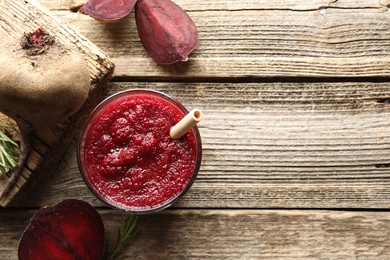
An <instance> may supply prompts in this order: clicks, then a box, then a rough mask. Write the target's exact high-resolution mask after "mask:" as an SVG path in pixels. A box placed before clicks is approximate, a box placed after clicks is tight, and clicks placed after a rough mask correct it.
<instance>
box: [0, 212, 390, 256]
mask: <svg viewBox="0 0 390 260" xmlns="http://www.w3.org/2000/svg"><path fill="white" fill-rule="evenodd" d="M100 213H101V214H102V216H103V220H104V224H105V227H106V231H107V239H108V240H109V241H110V244H109V246H112V243H113V241H114V239H115V232H116V226H117V225H118V220H119V219H120V215H119V213H116V212H114V211H112V210H100ZM32 214H33V212H32V211H25V210H0V221H1V223H2V225H1V226H0V233H1V234H2V236H0V245H1V246H0V249H1V250H0V258H1V259H17V255H16V254H17V245H18V240H19V237H20V236H21V234H22V232H23V229H24V228H25V227H26V226H27V223H28V219H29V218H30V217H31V215H32ZM138 228H139V229H140V231H141V232H140V233H139V234H138V235H137V236H136V237H135V238H134V239H133V240H132V242H131V244H130V245H129V246H128V247H126V249H125V250H124V251H123V252H122V254H121V255H120V259H188V258H190V259H259V258H261V259H268V258H272V259H286V258H287V259H303V258H305V259H307V258H310V259H375V260H378V259H379V260H380V259H389V258H390V213H389V212H338V211H285V210H280V211H274V210H273V211H270V210H264V211H263V210H166V211H164V212H162V213H159V214H155V215H149V216H140V217H139V224H138Z"/></svg>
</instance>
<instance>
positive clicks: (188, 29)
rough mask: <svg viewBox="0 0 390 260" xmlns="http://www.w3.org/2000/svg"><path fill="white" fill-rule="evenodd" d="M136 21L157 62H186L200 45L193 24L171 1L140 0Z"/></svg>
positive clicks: (142, 38)
mask: <svg viewBox="0 0 390 260" xmlns="http://www.w3.org/2000/svg"><path fill="white" fill-rule="evenodd" d="M135 19H136V23H137V29H138V34H139V37H140V39H141V42H142V44H143V46H144V48H145V50H146V52H147V53H148V54H149V55H150V56H151V57H152V58H153V59H154V60H155V61H156V62H157V63H160V64H171V63H175V62H178V61H186V60H187V59H188V55H189V54H190V53H191V52H192V51H193V50H194V49H195V48H196V47H197V46H198V42H199V35H198V30H197V28H196V26H195V23H194V21H193V20H192V19H191V17H190V16H189V15H188V14H187V13H186V12H185V11H184V10H183V9H182V8H181V7H180V6H178V5H176V4H175V3H173V2H172V1H170V0H138V1H137V4H136V6H135Z"/></svg>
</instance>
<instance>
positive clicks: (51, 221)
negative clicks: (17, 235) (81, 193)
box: [18, 199, 104, 260]
mask: <svg viewBox="0 0 390 260" xmlns="http://www.w3.org/2000/svg"><path fill="white" fill-rule="evenodd" d="M103 253H104V226H103V222H102V219H101V217H100V215H99V213H98V212H97V211H96V210H95V209H94V208H93V207H92V206H91V205H89V204H88V203H86V202H83V201H80V200H75V199H68V200H64V201H63V202H61V203H59V204H57V205H56V206H54V207H45V208H42V209H40V210H38V211H37V212H36V213H35V214H34V216H33V217H32V219H31V221H30V224H29V226H28V227H27V229H26V231H25V232H24V234H23V236H22V238H21V240H20V243H19V250H18V255H19V259H20V260H24V259H26V260H27V259H28V260H35V259H62V260H66V259H102V257H103Z"/></svg>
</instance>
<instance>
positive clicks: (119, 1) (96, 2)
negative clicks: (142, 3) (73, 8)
mask: <svg viewBox="0 0 390 260" xmlns="http://www.w3.org/2000/svg"><path fill="white" fill-rule="evenodd" d="M136 2H137V0H89V1H88V2H86V3H85V4H84V5H83V6H82V7H81V8H80V10H79V11H80V12H81V13H83V14H87V15H90V16H92V17H93V18H95V19H97V20H102V21H115V20H119V19H122V18H124V17H125V16H127V15H128V14H129V13H130V12H131V11H132V10H133V8H134V6H135V3H136Z"/></svg>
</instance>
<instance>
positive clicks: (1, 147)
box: [0, 122, 19, 174]
mask: <svg viewBox="0 0 390 260" xmlns="http://www.w3.org/2000/svg"><path fill="white" fill-rule="evenodd" d="M9 127H11V126H9V125H6V124H4V123H3V122H0V174H4V173H6V172H8V171H9V170H11V169H12V168H14V167H15V166H16V165H17V164H18V161H19V152H18V149H19V146H18V144H17V143H15V142H14V141H13V140H12V139H11V138H10V137H9V136H8V135H6V134H5V131H4V129H5V128H9Z"/></svg>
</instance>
